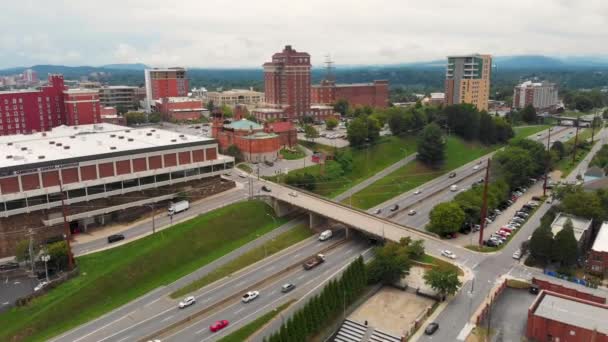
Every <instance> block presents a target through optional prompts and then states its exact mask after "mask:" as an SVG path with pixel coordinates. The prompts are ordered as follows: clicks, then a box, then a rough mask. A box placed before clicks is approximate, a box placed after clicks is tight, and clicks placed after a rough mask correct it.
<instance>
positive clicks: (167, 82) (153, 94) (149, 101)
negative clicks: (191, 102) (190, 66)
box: [144, 68, 188, 112]
mask: <svg viewBox="0 0 608 342" xmlns="http://www.w3.org/2000/svg"><path fill="white" fill-rule="evenodd" d="M144 77H145V81H146V111H147V112H150V111H151V110H152V108H151V107H152V105H153V103H154V101H156V100H159V99H162V98H164V97H185V96H188V79H187V75H186V69H184V68H154V69H146V70H145V72H144Z"/></svg>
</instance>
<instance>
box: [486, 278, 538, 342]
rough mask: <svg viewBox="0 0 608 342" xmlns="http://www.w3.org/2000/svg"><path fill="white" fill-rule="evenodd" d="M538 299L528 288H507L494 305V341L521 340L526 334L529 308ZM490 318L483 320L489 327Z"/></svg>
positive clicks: (492, 320)
mask: <svg viewBox="0 0 608 342" xmlns="http://www.w3.org/2000/svg"><path fill="white" fill-rule="evenodd" d="M534 299H536V296H535V295H532V294H530V293H528V291H526V290H521V289H512V288H509V287H507V288H505V290H504V291H503V292H502V294H501V295H500V296H498V299H497V300H496V302H494V304H493V305H492V315H491V316H488V317H490V325H491V329H492V330H494V331H495V334H496V335H495V338H494V339H493V341H503V342H519V341H521V340H522V336H525V335H526V324H527V321H528V308H529V307H530V305H532V302H533V301H534ZM487 324H488V320H487V319H486V320H484V321H483V322H482V326H483V327H487Z"/></svg>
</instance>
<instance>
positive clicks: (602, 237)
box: [591, 221, 608, 253]
mask: <svg viewBox="0 0 608 342" xmlns="http://www.w3.org/2000/svg"><path fill="white" fill-rule="evenodd" d="M591 249H592V250H594V251H596V252H606V253H608V221H606V222H604V223H602V226H601V227H600V231H599V232H598V233H597V236H596V237H595V242H594V243H593V247H591Z"/></svg>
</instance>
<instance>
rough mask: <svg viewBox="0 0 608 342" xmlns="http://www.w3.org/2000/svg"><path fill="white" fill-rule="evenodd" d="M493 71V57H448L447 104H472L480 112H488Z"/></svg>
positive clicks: (446, 76) (472, 55) (474, 55)
mask: <svg viewBox="0 0 608 342" xmlns="http://www.w3.org/2000/svg"><path fill="white" fill-rule="evenodd" d="M491 70H492V56H491V55H480V54H471V55H465V56H448V65H447V71H446V75H445V103H446V104H447V105H453V104H459V103H470V104H473V105H475V106H476V107H477V109H479V110H488V99H489V97H490V76H491Z"/></svg>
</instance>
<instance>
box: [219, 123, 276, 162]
mask: <svg viewBox="0 0 608 342" xmlns="http://www.w3.org/2000/svg"><path fill="white" fill-rule="evenodd" d="M211 135H212V137H213V138H215V139H217V142H218V144H219V146H220V148H221V150H222V151H226V149H227V148H228V147H230V146H231V145H235V146H236V147H237V148H238V149H239V150H240V151H241V153H242V154H243V158H244V159H245V160H246V161H249V162H254V163H258V162H264V161H275V160H276V159H277V158H278V157H279V150H280V149H281V137H280V136H279V135H278V134H275V133H273V132H267V131H266V130H265V129H264V126H262V125H260V124H258V123H255V122H253V121H249V120H247V119H241V120H238V121H233V122H231V123H229V124H225V123H223V122H222V121H221V119H217V118H216V119H215V120H214V122H213V126H212V127H211Z"/></svg>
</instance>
